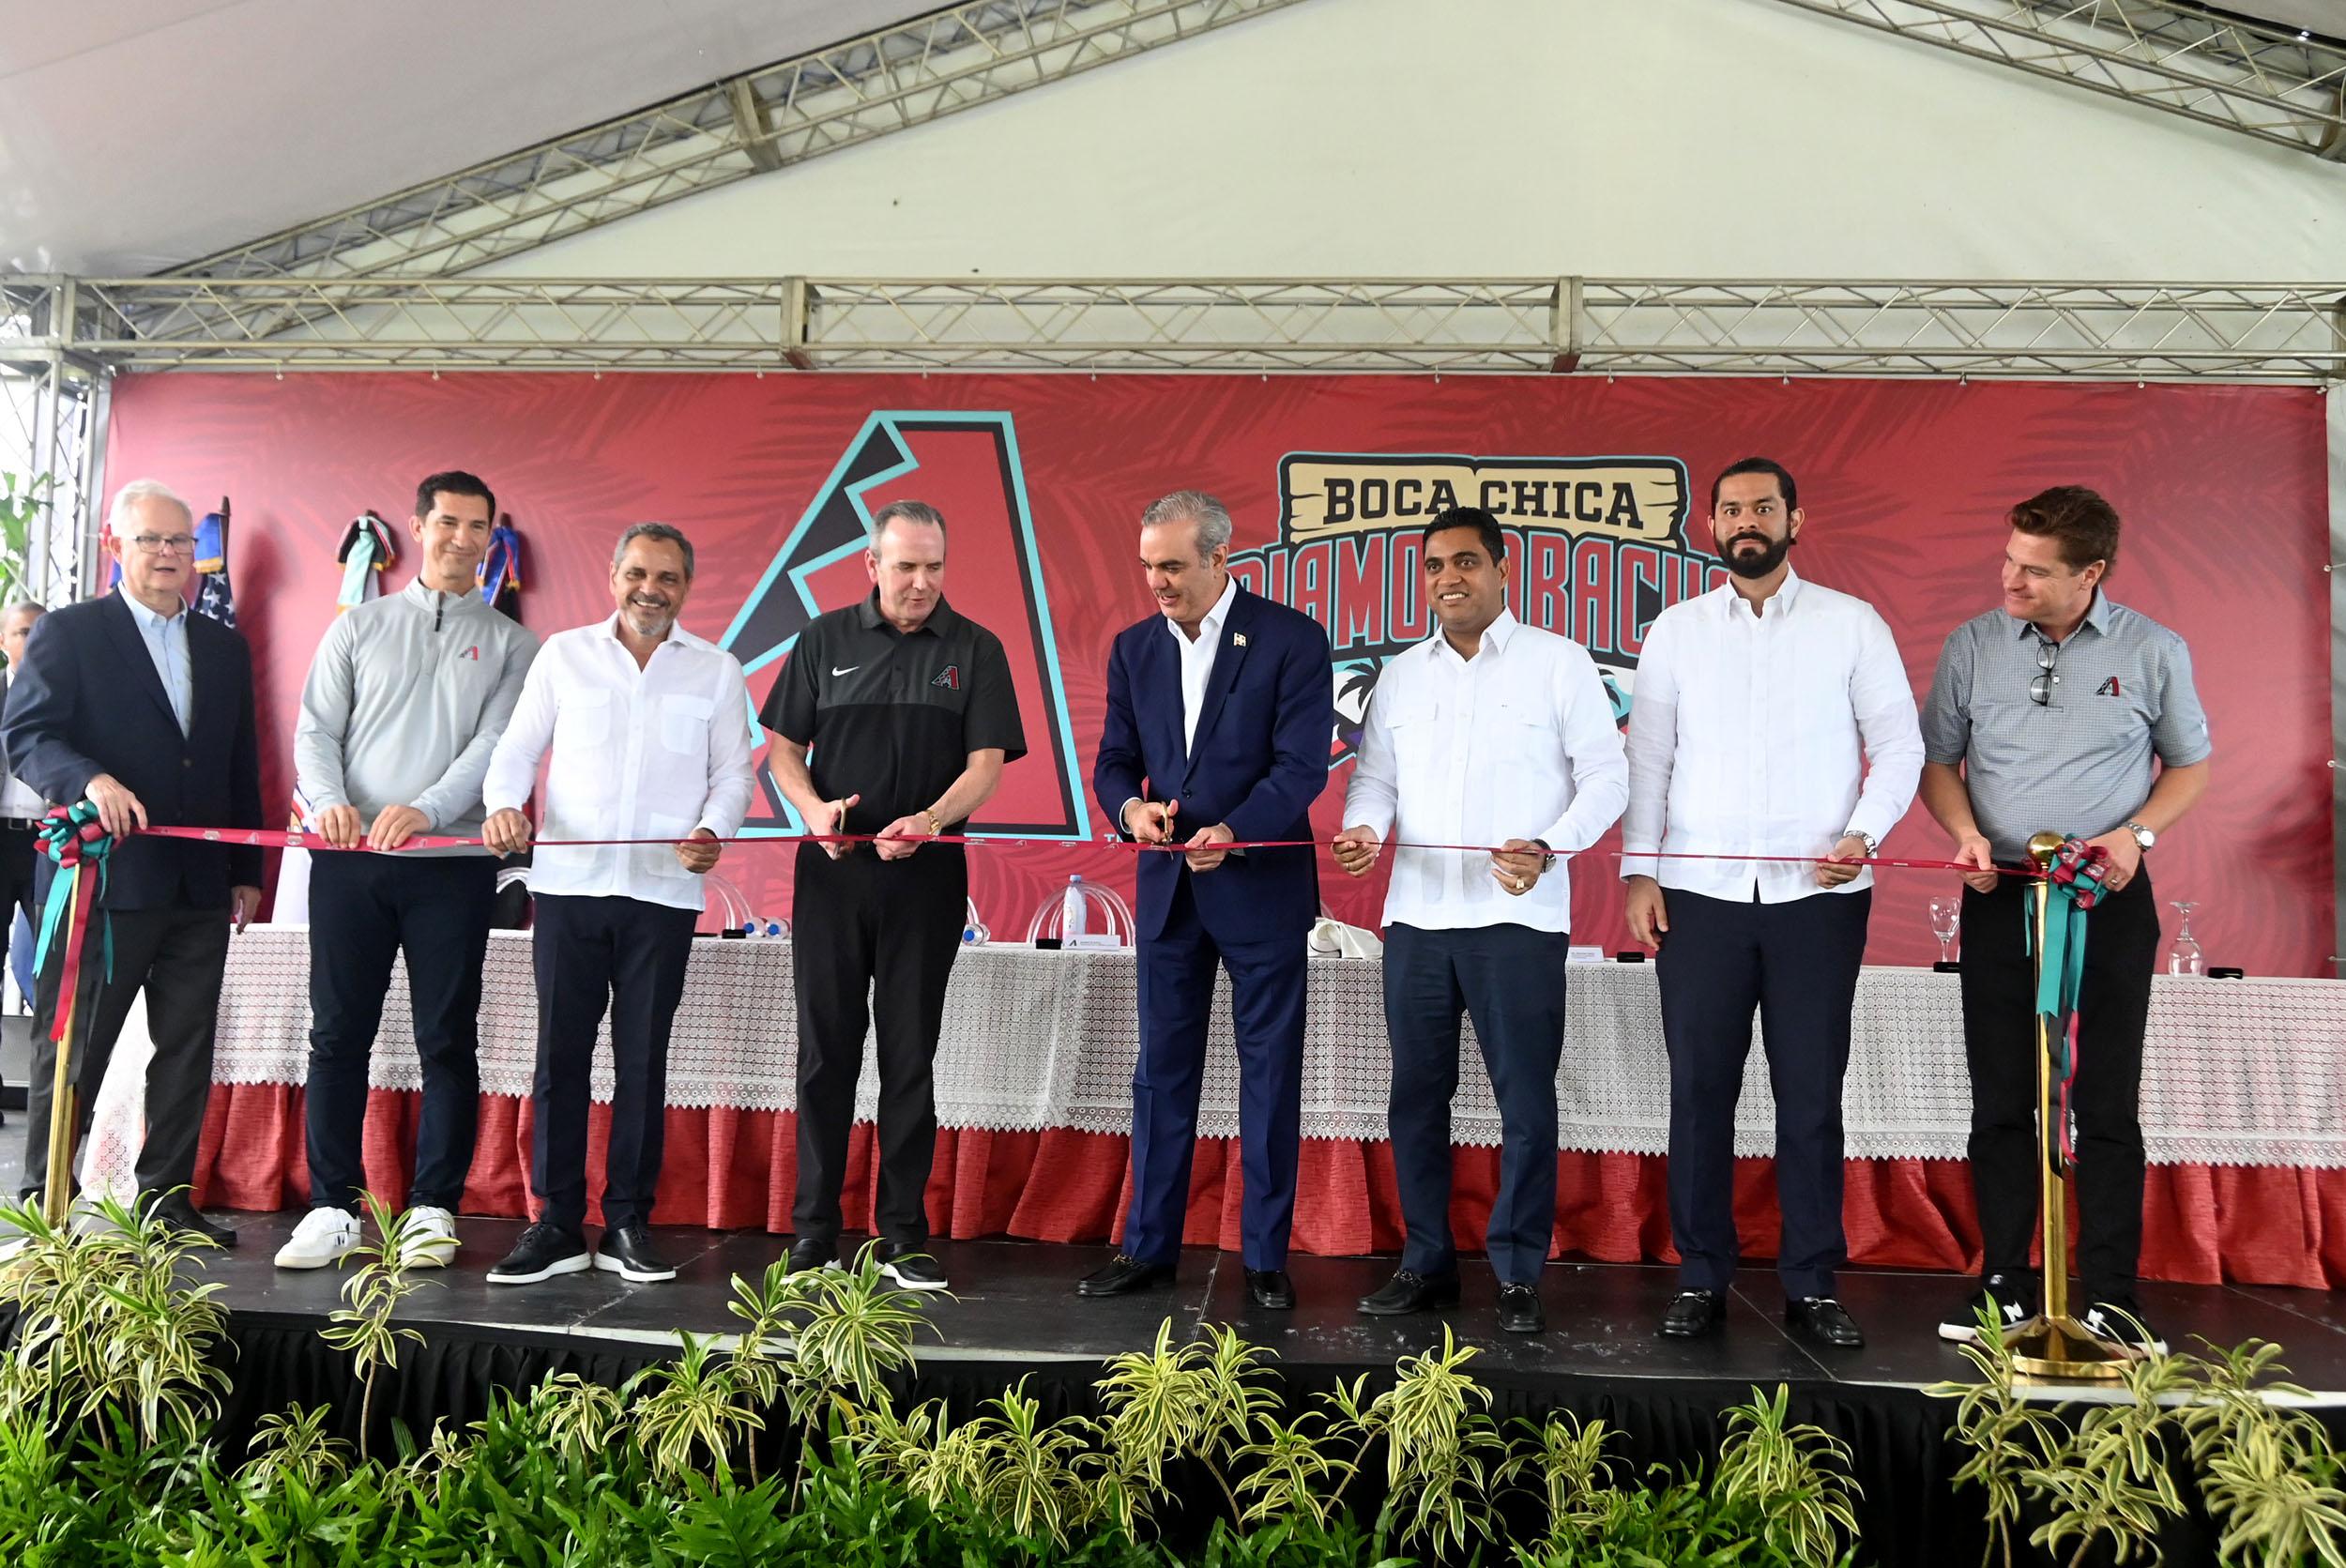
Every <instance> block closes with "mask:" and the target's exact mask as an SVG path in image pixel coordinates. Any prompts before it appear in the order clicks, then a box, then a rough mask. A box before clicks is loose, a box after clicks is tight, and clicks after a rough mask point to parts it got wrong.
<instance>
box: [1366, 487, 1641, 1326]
mask: <svg viewBox="0 0 2346 1568" xmlns="http://www.w3.org/2000/svg"><path fill="white" fill-rule="evenodd" d="M1423 570H1424V588H1425V600H1426V602H1427V603H1428V604H1429V605H1430V606H1431V607H1432V609H1433V612H1434V616H1435V618H1436V619H1437V620H1439V621H1440V631H1439V632H1437V633H1436V634H1435V635H1433V636H1431V637H1428V638H1427V639H1426V640H1425V641H1424V642H1422V643H1420V644H1418V645H1417V647H1413V648H1410V649H1409V651H1408V652H1406V653H1403V654H1402V655H1401V656H1400V657H1398V658H1396V659H1394V661H1393V662H1391V663H1389V664H1387V665H1386V666H1385V668H1384V671H1383V673H1382V674H1380V675H1379V677H1378V679H1377V689H1376V692H1375V693H1374V694H1373V695H1372V696H1371V697H1370V698H1369V703H1368V714H1367V717H1366V718H1365V720H1364V721H1363V725H1362V731H1361V754H1360V757H1359V759H1358V761H1357V762H1356V763H1355V764H1354V766H1353V770H1352V784H1351V787H1350V788H1349V789H1348V790H1347V791H1346V794H1345V799H1344V820H1345V823H1346V826H1345V829H1344V831H1343V832H1341V833H1339V834H1337V835H1336V840H1335V845H1334V849H1335V857H1336V863H1337V864H1338V865H1339V866H1341V867H1343V868H1344V869H1345V870H1346V871H1347V872H1348V873H1350V874H1351V875H1354V876H1361V875H1365V874H1366V873H1367V871H1368V869H1369V867H1370V866H1371V865H1372V864H1373V863H1375V861H1376V860H1377V858H1378V855H1379V851H1380V849H1381V848H1382V847H1383V843H1384V841H1385V840H1387V839H1396V840H1399V841H1401V842H1402V844H1403V847H1402V848H1400V849H1397V850H1395V851H1394V866H1393V882H1392V885H1391V886H1390V888H1389V889H1388V890H1387V891H1386V895H1385V977H1384V978H1385V1027H1386V1030H1387V1032H1388V1033H1389V1034H1390V1035H1391V1036H1392V1043H1393V1099H1392V1103H1391V1106H1390V1110H1389V1114H1388V1121H1389V1123H1390V1126H1391V1130H1392V1136H1393V1169H1394V1180H1395V1183H1396V1184H1397V1185H1398V1186H1399V1187H1400V1189H1401V1213H1402V1218H1403V1219H1404V1220H1405V1221H1406V1222H1407V1224H1408V1225H1409V1244H1408V1246H1407V1248H1406V1249H1405V1250H1404V1251H1403V1253H1402V1255H1401V1267H1400V1269H1399V1270H1398V1271H1396V1272H1395V1273H1394V1276H1393V1278H1392V1279H1391V1280H1390V1281H1388V1282H1387V1283H1386V1284H1385V1285H1384V1286H1383V1287H1381V1288H1380V1289H1379V1290H1377V1291H1376V1292H1375V1293H1374V1294H1372V1295H1370V1296H1367V1297H1365V1298H1363V1301H1362V1302H1361V1310H1362V1311H1363V1312H1364V1313H1367V1314H1369V1315H1370V1316H1372V1317H1391V1316H1397V1315H1399V1314H1402V1313H1409V1312H1418V1311H1422V1310H1424V1308H1426V1307H1429V1306H1434V1305H1437V1304H1441V1303H1446V1302H1455V1301H1456V1300H1457V1299H1458V1261H1457V1251H1456V1248H1455V1245H1454V1244H1453V1242H1452V1241H1451V1234H1450V1165H1451V1149H1450V1100H1451V1096H1452V1095H1454V1094H1455V1093H1456V1092H1457V1088H1458V1015H1459V1013H1460V1012H1461V1011H1464V1012H1468V1013H1470V1014H1471V1015H1472V1016H1473V1019H1474V1034H1475V1038H1476V1039H1477V1040H1478V1041H1479V1042H1480V1043H1481V1044H1482V1047H1483V1063H1484V1066H1485V1068H1487V1069H1488V1071H1489V1073H1490V1078H1491V1092H1492V1095H1493V1097H1494V1098H1496V1099H1497V1100H1498V1102H1499V1121H1500V1146H1501V1147H1500V1157H1499V1161H1500V1163H1499V1194H1498V1196H1497V1197H1496V1198H1494V1199H1493V1200H1492V1203H1491V1216H1490V1230H1489V1245H1490V1259H1491V1271H1492V1272H1494V1273H1496V1274H1497V1275H1498V1276H1499V1326H1500V1327H1501V1328H1502V1329H1504V1330H1506V1331H1507V1332H1510V1333H1538V1332H1540V1331H1541V1330H1542V1329H1544V1328H1546V1322H1547V1319H1546V1312H1545V1311H1544V1309H1543V1308H1542V1307H1541V1305H1540V1293H1539V1280H1540V1271H1541V1270H1542V1269H1543V1268H1545V1267H1546V1263H1547V1251H1548V1246H1549V1243H1550V1241H1552V1240H1553V1235H1554V1231H1555V1228H1556V1067H1557V1061H1558V1058H1560V1057H1561V1055H1562V1054H1563V1046H1564V965H1565V962H1566V959H1567V958H1568V956H1569V954H1570V951H1571V944H1572V936H1571V935H1570V931H1571V925H1572V883H1571V881H1570V878H1569V875H1568V874H1567V873H1566V871H1565V869H1564V858H1565V857H1566V856H1569V855H1573V854H1576V853H1577V852H1579V851H1580V850H1583V849H1586V848H1588V847H1589V845H1592V844H1594V843H1595V842H1596V840H1597V837H1598V835H1599V834H1601V833H1603V832H1604V831H1605V830H1606V829H1607V828H1609V827H1611V826H1612V825H1613V822H1614V819H1615V818H1617V817H1619V816H1620V815H1621V808H1622V801H1623V800H1625V799H1627V798H1628V793H1629V778H1628V772H1627V769H1625V768H1624V767H1623V766H1622V751H1621V731H1620V730H1619V729H1618V728H1617V727H1615V725H1614V723H1613V705H1612V702H1611V700H1610V699H1609V698H1608V697H1607V695H1606V693H1605V682H1604V679H1603V677H1600V676H1599V675H1598V674H1597V672H1596V662H1595V661H1594V660H1592V659H1591V658H1590V657H1589V652H1588V649H1586V648H1584V647H1581V646H1580V645H1579V644H1578V643H1576V642H1573V641H1572V640H1571V639H1569V638H1566V637H1559V636H1557V635H1556V634H1555V633H1554V632H1543V631H1540V630H1538V629H1537V628H1535V627H1530V626H1525V625H1524V624H1523V623H1522V622H1520V621H1518V620H1517V619H1516V617H1514V616H1513V615H1511V614H1510V613H1509V612H1508V609H1507V576H1508V571H1507V537H1506V535H1505V534H1503V533H1501V531H1500V527H1499V522H1498V520H1497V519H1496V518H1494V517H1492V516H1491V514H1490V513H1489V512H1487V511H1485V510H1482V509H1481V508H1479V507H1455V508H1452V509H1451V510H1447V511H1444V512H1441V513H1440V515H1438V516H1436V517H1435V518H1434V520H1433V521H1432V522H1431V523H1428V524H1427V525H1425V534H1424V568H1423ZM1411 842H1414V843H1417V844H1421V845H1424V844H1470V845H1491V846H1492V847H1493V848H1494V849H1496V850H1498V851H1499V852H1498V853H1479V852H1476V851H1471V850H1458V849H1423V848H1410V847H1408V845H1409V844H1410V843H1411Z"/></svg>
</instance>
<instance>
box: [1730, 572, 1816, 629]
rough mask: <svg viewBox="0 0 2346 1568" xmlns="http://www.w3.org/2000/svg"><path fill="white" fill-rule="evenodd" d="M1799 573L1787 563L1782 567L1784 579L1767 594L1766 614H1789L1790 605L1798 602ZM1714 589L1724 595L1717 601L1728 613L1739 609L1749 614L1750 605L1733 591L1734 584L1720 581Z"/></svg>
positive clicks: (1762, 617) (1761, 617)
mask: <svg viewBox="0 0 2346 1568" xmlns="http://www.w3.org/2000/svg"><path fill="white" fill-rule="evenodd" d="M1800 587H1801V578H1800V573H1799V572H1797V571H1793V570H1792V569H1791V567H1790V566H1789V565H1788V566H1786V567H1785V569H1784V581H1782V582H1781V583H1778V584H1777V585H1776V586H1775V592H1774V593H1772V594H1770V595H1769V596H1768V601H1767V607H1766V615H1769V616H1781V615H1789V614H1790V613H1791V609H1792V606H1793V605H1795V604H1797V603H1799V602H1800ZM1716 591H1717V592H1719V593H1721V594H1724V595H1725V596H1726V597H1725V598H1724V599H1722V600H1721V601H1719V607H1720V608H1721V609H1723V610H1725V611H1726V612H1727V613H1728V614H1729V615H1734V614H1736V613H1737V612H1739V611H1740V612H1741V613H1743V614H1744V615H1747V616H1749V615H1751V607H1750V606H1749V605H1748V604H1746V603H1744V596H1743V595H1742V594H1740V593H1737V592H1736V591H1735V585H1734V584H1732V583H1721V584H1720V585H1719V586H1718V588H1717V590H1716ZM1752 618H1753V619H1755V620H1760V619H1764V618H1765V617H1764V616H1753V617H1752Z"/></svg>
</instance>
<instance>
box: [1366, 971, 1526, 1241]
mask: <svg viewBox="0 0 2346 1568" xmlns="http://www.w3.org/2000/svg"><path fill="white" fill-rule="evenodd" d="M1571 946H1572V938H1571V937H1570V936H1566V935H1564V934H1563V933H1562V932H1557V931H1533V930H1532V929H1531V928H1530V927H1529V926H1522V925H1485V926H1474V927H1470V928H1467V929H1464V930H1455V931H1421V930H1419V929H1418V928H1416V927H1415V926H1409V925H1394V926H1389V927H1387V928H1386V931H1385V1028H1386V1031H1387V1033H1388V1034H1390V1035H1391V1037H1392V1040H1393V1101H1392V1104H1391V1105H1390V1106H1389V1108H1388V1110H1387V1113H1386V1118H1387V1121H1388V1123H1389V1124H1390V1126H1391V1129H1392V1137H1393V1169H1394V1180H1395V1181H1396V1182H1397V1183H1398V1185H1399V1186H1400V1189H1401V1217H1402V1219H1403V1220H1404V1222H1406V1224H1407V1225H1408V1226H1409V1242H1408V1244H1407V1246H1406V1247H1405V1248H1404V1250H1403V1252H1402V1254H1401V1266H1402V1267H1403V1268H1405V1269H1408V1270H1409V1271H1412V1272H1414V1273H1420V1274H1442V1273H1448V1272H1449V1271H1451V1270H1453V1269H1455V1268H1456V1267H1457V1265H1458V1254H1457V1248H1456V1246H1455V1243H1454V1242H1453V1241H1452V1239H1451V1233H1450V1165H1451V1149H1450V1101H1451V1097H1452V1096H1453V1095H1455V1094H1456V1093H1457V1092H1458V1016H1459V1013H1460V1012H1461V1011H1462V1010H1463V1011H1464V1012H1466V1013H1467V1014H1469V1015H1470V1016H1471V1017H1472V1018H1473V1020H1474V1035H1475V1039H1476V1040H1477V1041H1479V1042H1480V1043H1481V1044H1482V1047H1483V1067H1484V1070H1485V1072H1487V1073H1489V1074H1490V1079H1491V1092H1492V1094H1493V1095H1494V1096H1495V1097H1496V1098H1497V1100H1498V1102H1499V1124H1500V1138H1501V1148H1500V1155H1499V1196H1498V1199H1497V1201H1496V1202H1494V1203H1493V1204H1492V1205H1491V1217H1490V1228H1489V1231H1488V1235H1487V1241H1488V1244H1489V1247H1490V1259H1491V1270H1492V1271H1493V1272H1495V1273H1496V1274H1498V1276H1499V1277H1500V1279H1501V1280H1502V1281H1504V1282H1505V1283H1508V1284H1511V1285H1531V1284H1535V1283H1537V1281H1538V1279H1539V1277H1540V1270H1541V1268H1542V1267H1543V1266H1545V1265H1546V1262H1547V1250H1548V1242H1549V1241H1550V1239H1551V1238H1552V1237H1553V1235H1554V1233H1555V1229H1556V1065H1557V1062H1558V1060H1559V1059H1560V1058H1561V1057H1562V1055H1563V1048H1564V966H1565V961H1566V958H1567V956H1568V954H1569V952H1570V951H1571Z"/></svg>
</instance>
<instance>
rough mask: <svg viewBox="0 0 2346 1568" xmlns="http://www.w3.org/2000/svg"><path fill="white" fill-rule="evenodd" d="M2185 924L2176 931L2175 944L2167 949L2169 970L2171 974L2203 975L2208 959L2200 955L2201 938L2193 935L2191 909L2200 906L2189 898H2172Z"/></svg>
mask: <svg viewBox="0 0 2346 1568" xmlns="http://www.w3.org/2000/svg"><path fill="white" fill-rule="evenodd" d="M2168 902H2169V903H2171V904H2172V905H2173V906H2175V910H2176V912H2177V913H2178V914H2180V915H2182V916H2183V924H2182V925H2181V926H2180V927H2179V928H2178V929H2177V930H2176V932H2175V945H2174V946H2173V947H2171V948H2169V949H2168V950H2167V972H2168V973H2169V974H2171V975H2203V974H2205V973H2207V961H2206V960H2205V959H2204V958H2202V957H2201V955H2200V942H2199V938H2197V937H2196V936H2192V935H2191V911H2192V910H2194V909H2196V908H2198V907H2199V906H2198V905H2197V904H2195V903H2193V902H2192V901H2191V900H2189V899H2185V898H2177V899H2170V900H2169V901H2168Z"/></svg>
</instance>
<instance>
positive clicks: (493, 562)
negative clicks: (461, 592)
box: [474, 511, 522, 620]
mask: <svg viewBox="0 0 2346 1568" xmlns="http://www.w3.org/2000/svg"><path fill="white" fill-rule="evenodd" d="M474 576H475V577H476V578H477V579H478V580H479V582H480V598H481V601H482V602H484V603H486V604H487V605H488V606H489V608H490V609H492V610H495V611H496V612H498V613H499V614H500V615H506V616H510V617H512V618H513V619H515V620H519V619H521V618H522V536H521V535H520V533H519V532H517V531H516V530H515V529H514V527H513V514H512V513H511V512H510V511H509V512H504V513H501V514H500V515H499V516H498V518H497V525H496V526H495V528H493V529H491V530H490V532H489V549H488V553H487V554H486V555H484V556H481V557H480V566H478V567H476V568H475V569H474Z"/></svg>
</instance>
